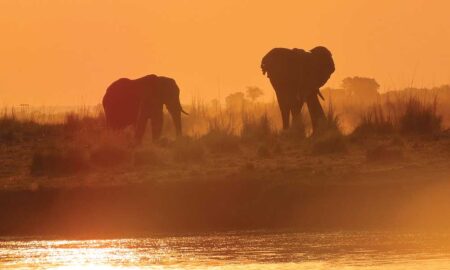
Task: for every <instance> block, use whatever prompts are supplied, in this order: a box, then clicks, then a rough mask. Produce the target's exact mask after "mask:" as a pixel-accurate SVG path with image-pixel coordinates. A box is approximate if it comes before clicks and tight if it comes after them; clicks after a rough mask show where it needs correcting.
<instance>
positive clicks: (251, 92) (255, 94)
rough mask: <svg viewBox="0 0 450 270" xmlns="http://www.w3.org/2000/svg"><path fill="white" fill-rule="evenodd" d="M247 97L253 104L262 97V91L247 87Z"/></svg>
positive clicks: (254, 87)
mask: <svg viewBox="0 0 450 270" xmlns="http://www.w3.org/2000/svg"><path fill="white" fill-rule="evenodd" d="M246 93H247V97H248V98H249V99H250V100H251V101H252V102H255V101H256V100H257V99H258V98H260V97H261V96H262V95H264V92H263V90H261V88H259V87H257V86H248V87H247V90H246Z"/></svg>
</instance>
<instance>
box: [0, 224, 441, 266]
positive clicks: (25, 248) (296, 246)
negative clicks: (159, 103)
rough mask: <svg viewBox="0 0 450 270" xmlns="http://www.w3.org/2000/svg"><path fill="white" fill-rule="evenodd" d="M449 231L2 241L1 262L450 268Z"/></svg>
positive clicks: (26, 263) (12, 263) (31, 264)
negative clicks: (429, 232)
mask: <svg viewBox="0 0 450 270" xmlns="http://www.w3.org/2000/svg"><path fill="white" fill-rule="evenodd" d="M449 240H450V237H449V235H447V234H393V233H373V232H371V233H327V234H307V233H297V234H287V233H286V234H274V233H272V234H270V233H227V234H217V235H203V236H195V237H159V238H158V237H154V238H135V239H111V240H27V239H3V240H2V241H0V269H34V268H40V269H64V270H66V269H95V270H97V269H220V270H228V269H450V241H449Z"/></svg>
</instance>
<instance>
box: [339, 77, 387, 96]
mask: <svg viewBox="0 0 450 270" xmlns="http://www.w3.org/2000/svg"><path fill="white" fill-rule="evenodd" d="M342 88H344V90H345V92H346V93H347V95H350V96H354V97H357V98H361V99H374V98H377V97H378V96H379V93H378V89H379V88H380V85H379V84H378V83H377V81H376V80H375V79H372V78H365V77H358V76H355V77H347V78H345V79H344V80H343V81H342Z"/></svg>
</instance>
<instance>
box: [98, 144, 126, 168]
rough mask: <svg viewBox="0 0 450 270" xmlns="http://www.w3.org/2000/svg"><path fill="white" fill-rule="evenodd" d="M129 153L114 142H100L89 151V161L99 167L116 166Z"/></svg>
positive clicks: (123, 160)
mask: <svg viewBox="0 0 450 270" xmlns="http://www.w3.org/2000/svg"><path fill="white" fill-rule="evenodd" d="M128 155H129V153H128V151H126V150H125V149H123V148H122V147H120V146H117V145H114V144H102V145H100V146H99V147H97V148H95V149H94V150H93V151H92V152H91V161H92V163H93V164H95V165H97V166H100V167H113V166H117V165H119V164H121V163H123V162H125V160H126V159H127V157H128Z"/></svg>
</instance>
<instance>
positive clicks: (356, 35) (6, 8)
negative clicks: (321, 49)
mask: <svg viewBox="0 0 450 270" xmlns="http://www.w3.org/2000/svg"><path fill="white" fill-rule="evenodd" d="M263 2H264V3H263ZM273 3H278V4H276V5H275V4H273ZM448 10H450V1H445V0H442V1H437V0H436V1H424V0H402V1H400V0H398V1H395V0H383V1H363V0H340V1H335V0H330V1H312V0H311V1H261V0H259V1H258V0H255V1H245V0H226V1H225V0H223V1H211V0H179V1H175V0H173V1H167V0H161V1H154V0H152V1H150V0H142V1H130V0H109V1H106V0H96V1H91V0H84V1H83V0H71V1H70V0H66V1H62V0H61V1H54V0H40V1H37V0H14V1H13V0H11V1H8V0H0V37H1V39H0V74H1V75H0V105H12V104H18V103H30V104H36V105H80V104H96V103H99V102H100V100H101V97H102V95H103V93H104V91H105V89H106V87H107V86H108V85H109V84H110V83H111V82H112V81H114V80H115V79H118V78H119V77H130V78H136V77H140V76H143V75H145V74H150V73H156V74H160V75H166V76H171V77H173V78H175V79H176V80H177V82H178V84H179V86H180V87H181V91H182V99H183V100H184V101H185V102H189V101H190V99H191V98H192V97H193V96H200V97H202V98H204V99H212V98H216V97H218V95H219V92H220V95H221V97H222V98H223V97H224V96H226V95H227V94H228V93H230V92H233V91H238V90H243V89H245V87H246V86H253V85H256V86H260V87H261V88H263V89H264V90H265V91H266V97H267V98H271V97H272V94H273V90H272V88H271V86H270V84H269V81H268V80H267V78H265V77H264V76H263V75H262V74H261V71H260V68H259V65H260V61H261V58H262V57H263V56H264V54H265V53H266V52H268V51H269V50H270V49H271V48H273V47H277V46H278V47H299V48H305V49H310V48H312V47H314V46H316V45H319V44H320V45H325V46H327V47H328V48H329V49H330V50H331V51H332V52H333V55H334V59H335V62H336V68H337V70H336V73H335V74H334V75H333V76H332V79H331V80H330V82H329V85H330V86H339V84H340V81H341V80H342V78H344V77H345V76H353V75H360V76H369V77H375V78H376V79H377V80H378V81H379V82H380V84H382V88H383V90H386V89H392V88H400V87H404V86H407V85H410V84H411V81H412V80H413V79H414V81H413V85H414V86H417V87H420V86H435V85H440V84H444V83H448V82H450V18H449V16H448ZM219 89H220V91H219Z"/></svg>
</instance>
